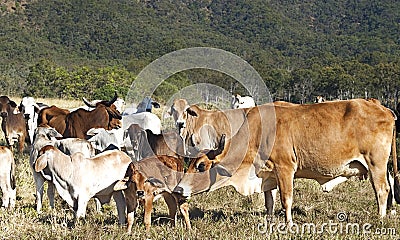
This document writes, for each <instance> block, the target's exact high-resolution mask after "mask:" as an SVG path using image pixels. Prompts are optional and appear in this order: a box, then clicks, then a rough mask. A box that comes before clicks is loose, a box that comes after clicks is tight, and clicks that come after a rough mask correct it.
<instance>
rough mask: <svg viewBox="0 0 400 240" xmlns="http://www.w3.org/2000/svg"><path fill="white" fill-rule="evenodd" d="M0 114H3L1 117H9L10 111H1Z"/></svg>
mask: <svg viewBox="0 0 400 240" xmlns="http://www.w3.org/2000/svg"><path fill="white" fill-rule="evenodd" d="M0 116H1V117H7V116H8V113H7V112H1V113H0Z"/></svg>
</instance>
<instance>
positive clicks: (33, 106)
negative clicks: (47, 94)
mask: <svg viewBox="0 0 400 240" xmlns="http://www.w3.org/2000/svg"><path fill="white" fill-rule="evenodd" d="M45 107H47V105H45V104H43V103H36V101H35V99H34V98H33V97H23V98H22V100H21V103H20V108H21V111H22V112H23V113H24V115H25V118H28V121H27V122H28V123H27V126H28V134H29V138H30V140H31V143H33V135H34V133H35V129H36V127H37V118H38V112H39V111H40V109H42V108H45Z"/></svg>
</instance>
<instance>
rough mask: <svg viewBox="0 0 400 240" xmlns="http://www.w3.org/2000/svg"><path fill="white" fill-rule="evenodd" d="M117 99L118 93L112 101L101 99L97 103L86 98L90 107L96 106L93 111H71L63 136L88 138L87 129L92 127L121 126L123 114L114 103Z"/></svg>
mask: <svg viewBox="0 0 400 240" xmlns="http://www.w3.org/2000/svg"><path fill="white" fill-rule="evenodd" d="M116 100H117V94H115V96H114V98H112V99H111V100H110V101H101V102H98V103H96V104H93V103H90V102H88V101H87V100H86V99H85V98H83V101H84V102H85V104H86V105H87V106H89V107H93V108H95V109H94V110H92V111H87V110H85V109H78V110H76V111H74V112H71V113H69V114H68V115H67V116H66V119H65V124H66V127H65V131H64V133H62V135H63V137H65V138H70V137H76V138H82V139H86V138H87V137H88V136H87V135H86V133H87V131H88V130H89V129H91V128H104V129H107V130H111V129H114V128H119V127H121V121H120V120H121V119H122V116H121V114H120V112H118V110H117V109H116V107H115V105H114V104H113V103H114V102H115V101H116Z"/></svg>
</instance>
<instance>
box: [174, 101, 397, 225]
mask: <svg viewBox="0 0 400 240" xmlns="http://www.w3.org/2000/svg"><path fill="white" fill-rule="evenodd" d="M395 118H396V117H395V115H394V114H393V112H392V111H390V110H389V109H387V108H385V107H383V106H382V105H378V104H376V103H374V102H373V101H367V100H364V99H354V100H348V101H334V102H325V103H320V104H311V105H295V106H291V107H283V106H274V105H273V104H265V105H262V106H258V107H255V108H252V109H251V110H250V111H249V112H248V114H247V120H246V121H245V122H244V124H243V125H242V127H241V128H240V129H239V131H238V133H237V134H236V135H235V136H234V137H232V138H231V140H230V141H231V143H230V144H231V146H233V147H232V148H231V149H232V150H230V151H229V152H228V153H227V155H226V156H225V157H224V158H223V159H222V160H221V161H220V163H219V164H217V165H216V166H215V167H214V168H211V169H210V171H207V172H203V173H201V174H186V175H185V176H184V178H183V179H182V180H181V182H180V183H179V184H178V186H177V187H176V188H175V190H174V192H176V193H177V194H178V195H181V196H184V197H187V196H190V195H191V194H196V193H200V192H204V191H211V190H215V189H218V188H220V187H223V186H227V185H232V186H234V187H235V188H236V189H237V190H238V191H239V192H241V193H243V192H246V189H247V188H248V187H249V185H248V183H249V181H250V180H251V179H252V178H253V177H255V176H257V177H260V178H262V189H263V191H264V192H268V191H270V190H271V189H274V188H276V187H279V189H280V196H281V203H282V206H283V208H284V209H285V215H286V222H287V224H288V225H289V226H290V225H291V224H292V216H291V207H292V202H293V179H294V178H309V179H315V180H316V181H318V182H319V183H320V184H326V183H329V182H330V181H332V180H333V181H335V179H337V178H342V177H346V178H348V177H351V176H359V177H362V176H364V175H365V173H366V172H367V171H368V172H369V176H370V180H371V183H372V185H373V189H374V191H375V195H376V200H377V204H378V213H379V214H380V216H381V217H384V216H385V215H386V208H387V207H390V204H391V203H390V202H389V204H387V198H388V195H389V191H390V186H389V183H388V179H387V177H386V174H387V164H388V159H389V155H390V152H391V150H392V152H393V154H394V156H393V158H394V159H397V158H396V155H395V153H396V146H395V131H394V120H395ZM199 144H200V143H199ZM395 162H396V161H395ZM394 174H395V176H396V179H395V180H396V181H395V197H396V201H398V200H399V198H400V196H399V192H396V189H399V179H398V170H397V164H394ZM230 175H231V177H229V176H230ZM247 192H249V191H247ZM266 207H267V211H268V213H270V209H268V206H266Z"/></svg>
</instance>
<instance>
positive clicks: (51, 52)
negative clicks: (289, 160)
mask: <svg viewBox="0 0 400 240" xmlns="http://www.w3.org/2000/svg"><path fill="white" fill-rule="evenodd" d="M0 4H1V7H0V15H1V17H0V56H1V58H0V63H1V64H0V91H1V93H2V94H4V95H5V94H9V95H27V94H29V95H33V96H40V97H43V96H49V97H62V98H76V97H81V96H83V95H84V94H86V93H89V94H92V96H94V97H103V95H107V96H108V95H109V94H112V92H113V91H114V90H117V91H118V92H120V94H121V95H124V94H125V93H126V92H127V90H128V89H129V87H130V84H131V83H132V81H133V79H134V78H135V75H136V74H137V73H138V72H139V71H140V70H141V69H142V68H143V67H144V66H146V65H147V64H148V63H150V62H151V61H153V60H155V59H157V58H159V57H161V56H163V55H164V54H167V53H169V52H171V51H174V50H178V49H182V48H188V47H199V46H203V47H214V48H220V49H224V50H226V51H229V52H232V53H234V54H236V55H238V56H240V57H241V58H243V59H244V60H246V61H248V62H249V63H250V64H251V65H252V66H253V67H254V68H255V69H256V70H257V71H258V72H259V73H260V75H261V77H262V78H263V79H264V81H265V83H266V85H267V86H268V87H269V90H270V91H271V93H272V95H273V97H274V98H275V99H284V100H288V101H292V102H309V101H312V99H313V98H314V97H315V96H316V95H323V96H325V97H326V98H327V99H336V98H341V99H345V98H354V97H363V98H364V97H374V98H379V99H380V100H382V101H383V102H384V103H385V104H389V105H393V104H394V103H395V102H397V98H398V90H399V87H398V86H399V84H398V83H399V81H400V79H399V76H400V37H399V36H400V35H399V34H398V33H399V32H400V2H398V1H390V0H383V1H365V0H357V1H355V0H338V1H314V0H310V1H299V0H283V1H282V0H280V1H278V0H269V1H264V0H254V1H244V0H238V1H227V0H221V1H210V0H196V1H194V0H176V1H157V0H146V1H142V0H137V1H128V0H121V1H111V0H99V1H92V0H89V1H77V0H63V1H61V0H55V1H43V0H25V1H9V0H3V1H1V2H0ZM196 82H212V83H216V84H217V85H219V86H222V87H224V88H226V89H228V90H233V91H235V92H239V93H242V94H246V93H243V92H241V91H243V90H242V89H241V88H240V86H238V84H236V85H235V84H233V83H234V82H235V81H234V80H233V79H230V78H229V77H227V76H224V75H223V74H219V73H215V72H212V71H205V70H204V71H199V70H196V71H187V72H184V73H181V74H179V75H178V76H174V77H173V79H170V80H169V81H168V82H166V83H164V84H163V85H162V86H161V87H160V88H161V89H160V90H159V91H157V94H158V96H156V97H158V98H159V99H160V100H163V99H166V98H167V97H168V96H167V93H168V94H170V93H173V92H175V91H177V90H179V89H180V88H181V87H184V86H187V85H189V84H192V83H196ZM88 83H93V84H88ZM88 86H90V87H88ZM232 86H234V87H233V88H232Z"/></svg>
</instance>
